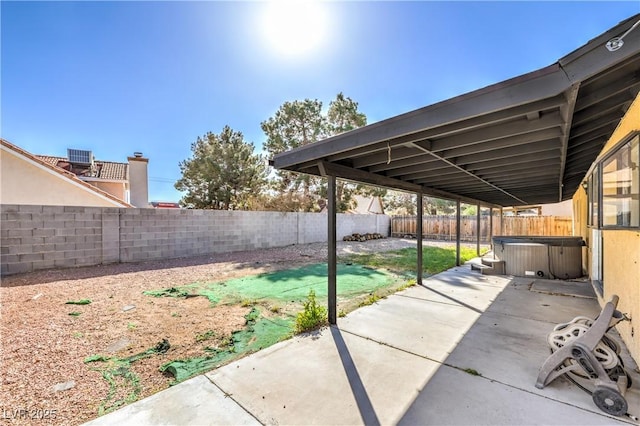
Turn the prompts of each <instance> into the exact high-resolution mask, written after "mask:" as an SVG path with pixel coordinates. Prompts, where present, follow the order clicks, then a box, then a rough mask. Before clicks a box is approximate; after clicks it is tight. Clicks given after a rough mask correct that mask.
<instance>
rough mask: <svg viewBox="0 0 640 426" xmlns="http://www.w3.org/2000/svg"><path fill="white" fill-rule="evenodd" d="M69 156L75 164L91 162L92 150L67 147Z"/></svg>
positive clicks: (70, 160)
mask: <svg viewBox="0 0 640 426" xmlns="http://www.w3.org/2000/svg"><path fill="white" fill-rule="evenodd" d="M67 156H68V157H69V162H71V163H75V164H91V158H92V156H91V151H85V150H82V149H71V148H69V149H67Z"/></svg>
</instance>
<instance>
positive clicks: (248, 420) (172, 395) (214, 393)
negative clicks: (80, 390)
mask: <svg viewBox="0 0 640 426" xmlns="http://www.w3.org/2000/svg"><path fill="white" fill-rule="evenodd" d="M85 424H86V425H91V426H99V425H135V426H139V425H205V424H216V425H259V424H260V423H259V422H258V421H257V420H256V419H255V417H253V416H252V415H251V414H249V413H248V412H247V411H246V410H245V409H243V408H242V407H241V406H240V405H238V404H237V403H236V402H235V401H234V400H233V399H231V398H229V397H228V395H225V394H224V393H223V392H222V391H221V390H220V389H219V388H218V387H217V386H216V385H214V384H213V383H211V381H210V380H209V379H207V378H206V377H205V376H197V377H194V378H193V379H190V380H187V381H185V382H182V383H180V384H178V385H176V386H173V387H170V388H169V389H167V390H164V391H162V392H159V393H157V394H155V395H152V396H150V397H149V398H145V399H143V400H141V401H138V402H136V403H135V404H131V405H128V406H126V407H124V408H122V409H120V410H117V411H114V412H113V413H110V414H107V415H104V416H102V417H98V418H97V419H95V420H92V421H90V422H88V423H85Z"/></svg>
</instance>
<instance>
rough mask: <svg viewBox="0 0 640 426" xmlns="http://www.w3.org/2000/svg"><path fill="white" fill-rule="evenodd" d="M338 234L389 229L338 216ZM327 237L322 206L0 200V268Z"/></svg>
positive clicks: (377, 221)
mask: <svg viewBox="0 0 640 426" xmlns="http://www.w3.org/2000/svg"><path fill="white" fill-rule="evenodd" d="M337 222H338V229H337V237H338V239H339V240H340V239H342V237H343V236H345V235H349V234H352V233H354V232H358V233H367V232H378V233H380V234H382V235H385V236H388V235H389V229H390V228H389V227H390V223H391V219H390V218H389V217H388V216H384V215H346V214H339V215H338V220H337ZM326 240H327V215H326V214H323V213H281V212H245V211H216V210H169V209H157V210H156V209H124V208H122V209H119V208H106V207H105V208H99V207H63V206H30V205H2V206H1V223H0V250H1V251H0V255H1V257H2V262H1V265H2V266H1V273H2V275H10V274H16V273H22V272H30V271H35V270H39V269H49V268H57V267H74V266H87V265H99V264H106V263H117V262H138V261H144V260H159V259H170V258H176V257H188V256H197V255H203V254H209V253H221V252H232V251H242V250H254V249H261V248H269V247H282V246H286V245H292V244H307V243H312V242H324V241H326Z"/></svg>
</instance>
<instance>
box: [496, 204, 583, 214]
mask: <svg viewBox="0 0 640 426" xmlns="http://www.w3.org/2000/svg"><path fill="white" fill-rule="evenodd" d="M503 214H504V215H505V216H561V217H571V216H572V215H573V204H572V202H571V200H565V201H563V202H561V203H552V204H541V205H538V206H518V207H505V208H504V209H503Z"/></svg>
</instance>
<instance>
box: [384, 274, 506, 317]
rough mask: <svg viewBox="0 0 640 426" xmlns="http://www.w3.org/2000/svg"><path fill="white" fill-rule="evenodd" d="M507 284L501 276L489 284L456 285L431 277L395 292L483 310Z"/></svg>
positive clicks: (400, 294)
mask: <svg viewBox="0 0 640 426" xmlns="http://www.w3.org/2000/svg"><path fill="white" fill-rule="evenodd" d="M467 282H469V281H467ZM495 284H499V285H495ZM508 284H509V279H506V278H502V279H501V280H500V281H498V280H496V279H492V282H491V284H490V285H485V284H484V282H479V283H474V284H472V285H467V286H456V285H452V284H451V283H450V282H446V281H443V280H439V279H436V277H433V278H432V279H429V280H428V281H424V283H423V285H416V286H413V287H409V288H408V289H406V290H404V291H402V292H399V293H396V294H397V295H399V296H405V297H413V298H416V299H421V300H429V301H432V302H438V303H445V304H453V305H458V306H464V307H468V308H469V309H472V310H480V311H484V310H485V309H486V308H487V307H488V306H489V305H491V303H492V302H493V301H494V300H495V298H496V297H497V295H498V294H500V292H501V291H502V290H503V288H504V287H505V286H507V285H508ZM425 290H426V291H425Z"/></svg>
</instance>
